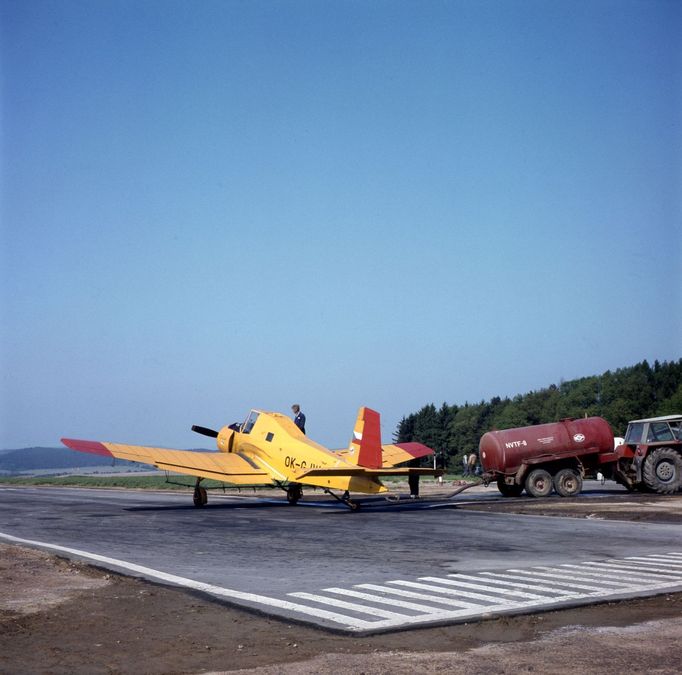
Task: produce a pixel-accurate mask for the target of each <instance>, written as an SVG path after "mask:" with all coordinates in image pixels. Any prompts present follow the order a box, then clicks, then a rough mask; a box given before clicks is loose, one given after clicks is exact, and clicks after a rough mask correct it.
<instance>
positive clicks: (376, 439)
mask: <svg viewBox="0 0 682 675" xmlns="http://www.w3.org/2000/svg"><path fill="white" fill-rule="evenodd" d="M379 419H380V418H379V413H378V412H377V411H376V410H372V409H371V408H365V407H364V406H363V407H362V408H360V410H358V418H357V420H355V428H354V429H353V438H352V439H351V442H350V445H349V446H348V455H347V459H348V461H350V462H353V463H354V464H357V465H358V466H362V467H365V468H366V469H380V468H381V466H382V454H381V453H382V451H381V427H380V425H379Z"/></svg>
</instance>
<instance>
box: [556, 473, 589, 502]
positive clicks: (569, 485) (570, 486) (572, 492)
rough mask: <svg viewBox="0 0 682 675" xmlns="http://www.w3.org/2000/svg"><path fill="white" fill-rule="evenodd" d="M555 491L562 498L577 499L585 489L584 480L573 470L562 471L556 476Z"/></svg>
mask: <svg viewBox="0 0 682 675" xmlns="http://www.w3.org/2000/svg"><path fill="white" fill-rule="evenodd" d="M554 489H555V490H556V493H557V494H558V495H559V496H561V497H575V496H576V495H577V494H580V491H581V490H582V489H583V479H582V477H581V476H580V474H579V473H577V472H576V471H574V470H573V469H561V471H559V472H557V475H556V476H554Z"/></svg>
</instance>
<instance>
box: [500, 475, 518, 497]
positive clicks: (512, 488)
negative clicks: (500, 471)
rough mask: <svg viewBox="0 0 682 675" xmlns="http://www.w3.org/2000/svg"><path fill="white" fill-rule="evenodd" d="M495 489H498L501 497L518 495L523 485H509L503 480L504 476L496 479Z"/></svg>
mask: <svg viewBox="0 0 682 675" xmlns="http://www.w3.org/2000/svg"><path fill="white" fill-rule="evenodd" d="M497 489H498V490H499V491H500V493H501V494H502V496H503V497H520V496H521V493H522V492H523V485H517V484H516V483H514V484H513V485H509V484H508V483H505V482H504V478H498V479H497Z"/></svg>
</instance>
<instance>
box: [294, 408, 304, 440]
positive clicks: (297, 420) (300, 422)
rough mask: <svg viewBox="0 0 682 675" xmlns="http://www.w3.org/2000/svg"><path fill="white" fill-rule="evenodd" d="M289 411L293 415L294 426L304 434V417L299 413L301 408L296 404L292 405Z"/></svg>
mask: <svg viewBox="0 0 682 675" xmlns="http://www.w3.org/2000/svg"><path fill="white" fill-rule="evenodd" d="M291 410H292V411H293V413H294V424H295V425H296V426H297V427H298V428H299V429H300V430H301V432H302V433H305V415H304V414H303V413H302V412H301V406H300V405H298V403H294V405H292V406H291Z"/></svg>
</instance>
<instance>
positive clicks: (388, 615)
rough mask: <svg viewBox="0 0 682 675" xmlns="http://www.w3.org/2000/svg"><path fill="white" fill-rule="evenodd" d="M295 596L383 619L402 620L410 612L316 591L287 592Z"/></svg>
mask: <svg viewBox="0 0 682 675" xmlns="http://www.w3.org/2000/svg"><path fill="white" fill-rule="evenodd" d="M287 595H290V596H291V597H293V598H301V599H302V600H310V601H311V602H319V603H320V604H322V605H332V606H333V607H337V608H341V609H349V610H350V611H351V612H358V613H359V614H369V615H370V616H379V617H381V618H383V619H395V620H398V621H402V620H403V619H407V618H408V616H409V615H408V614H399V613H398V612H389V611H388V610H385V609H379V608H378V607H368V606H367V605H358V604H357V603H356V602H346V601H345V600H339V599H338V598H326V597H324V596H323V595H316V594H315V593H304V592H297V593H287Z"/></svg>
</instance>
